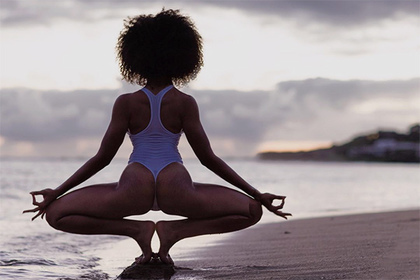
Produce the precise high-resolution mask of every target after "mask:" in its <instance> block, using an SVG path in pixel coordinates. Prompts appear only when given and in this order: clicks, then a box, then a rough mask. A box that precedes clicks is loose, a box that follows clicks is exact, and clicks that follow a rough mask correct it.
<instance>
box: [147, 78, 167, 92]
mask: <svg viewBox="0 0 420 280" xmlns="http://www.w3.org/2000/svg"><path fill="white" fill-rule="evenodd" d="M170 85H172V79H170V78H169V79H168V78H161V79H148V80H147V84H146V88H148V89H149V90H151V91H160V90H162V89H164V88H165V87H167V86H170Z"/></svg>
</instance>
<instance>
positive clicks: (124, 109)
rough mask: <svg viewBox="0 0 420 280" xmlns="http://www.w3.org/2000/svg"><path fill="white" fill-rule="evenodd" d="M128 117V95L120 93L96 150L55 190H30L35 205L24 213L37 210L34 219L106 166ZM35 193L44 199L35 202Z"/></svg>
mask: <svg viewBox="0 0 420 280" xmlns="http://www.w3.org/2000/svg"><path fill="white" fill-rule="evenodd" d="M129 117H130V116H129V110H128V95H121V96H120V97H118V98H117V100H116V101H115V103H114V107H113V109H112V117H111V122H110V124H109V126H108V129H107V130H106V132H105V135H104V137H103V139H102V142H101V145H100V148H99V150H98V152H97V153H96V154H95V155H94V156H93V157H92V158H91V159H89V160H88V161H87V162H86V163H85V164H83V165H82V167H80V168H79V169H78V170H77V171H76V172H75V173H74V174H73V175H72V176H70V177H69V178H68V179H67V180H66V181H65V182H63V183H62V184H61V185H60V186H59V187H57V188H56V189H55V190H52V189H44V190H41V191H34V192H31V195H32V197H33V203H32V204H33V205H35V206H37V207H36V208H34V209H31V210H26V211H24V213H26V212H36V211H39V213H38V214H37V215H36V216H35V217H34V218H33V219H35V218H36V217H38V216H39V215H41V214H43V213H44V212H45V209H46V208H47V206H48V205H49V204H50V203H51V202H52V201H54V200H55V199H56V198H57V197H59V196H61V195H63V194H65V193H66V192H67V191H69V190H70V189H72V188H74V187H76V186H77V185H79V184H81V183H82V182H84V181H86V180H87V179H89V178H90V177H92V176H93V175H94V174H96V173H97V172H98V171H100V170H101V169H103V168H104V167H105V166H107V165H108V164H109V163H110V162H111V160H112V159H113V158H114V156H115V154H116V153H117V151H118V149H119V147H120V146H121V144H122V143H123V141H124V137H125V134H126V132H127V130H128V124H129ZM36 195H42V196H43V197H44V200H43V201H42V202H37V201H36V199H35V196H36Z"/></svg>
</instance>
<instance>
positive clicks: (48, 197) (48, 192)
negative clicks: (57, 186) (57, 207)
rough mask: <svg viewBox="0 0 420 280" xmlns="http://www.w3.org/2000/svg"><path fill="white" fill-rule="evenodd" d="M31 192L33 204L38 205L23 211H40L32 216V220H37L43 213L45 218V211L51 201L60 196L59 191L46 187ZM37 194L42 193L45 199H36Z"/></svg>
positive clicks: (42, 216)
mask: <svg viewBox="0 0 420 280" xmlns="http://www.w3.org/2000/svg"><path fill="white" fill-rule="evenodd" d="M30 194H31V195H32V204H33V205H35V206H36V207H35V208H33V209H28V210H25V211H23V213H30V212H38V213H36V215H35V216H34V217H33V218H32V221H33V220H35V219H36V218H37V217H39V216H40V215H41V219H42V218H44V215H45V211H46V210H47V207H48V205H50V204H51V202H53V201H54V200H56V199H57V197H58V194H57V192H56V191H55V190H52V189H44V190H41V191H33V192H30ZM37 195H42V197H43V198H44V200H43V201H41V202H38V201H36V196H37Z"/></svg>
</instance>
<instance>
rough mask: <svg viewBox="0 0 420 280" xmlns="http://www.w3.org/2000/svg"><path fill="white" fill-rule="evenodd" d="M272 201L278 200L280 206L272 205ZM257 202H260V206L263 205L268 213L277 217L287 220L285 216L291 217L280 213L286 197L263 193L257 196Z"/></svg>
mask: <svg viewBox="0 0 420 280" xmlns="http://www.w3.org/2000/svg"><path fill="white" fill-rule="evenodd" d="M274 199H280V200H281V204H280V205H278V206H276V205H274V204H273V201H274ZM257 200H258V201H259V202H261V204H262V205H264V207H265V208H267V209H268V210H269V211H270V212H273V213H274V214H276V215H277V216H280V217H282V218H284V219H286V220H287V216H292V214H291V213H284V212H283V211H281V209H283V206H284V203H285V200H286V197H285V196H282V195H275V194H271V193H263V194H261V195H259V197H258V199H257Z"/></svg>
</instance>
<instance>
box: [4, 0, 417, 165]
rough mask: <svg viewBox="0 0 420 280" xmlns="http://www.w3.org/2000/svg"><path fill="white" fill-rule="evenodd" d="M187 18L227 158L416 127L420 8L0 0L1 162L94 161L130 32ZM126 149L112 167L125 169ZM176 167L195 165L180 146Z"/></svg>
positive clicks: (121, 86)
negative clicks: (146, 23) (136, 23)
mask: <svg viewBox="0 0 420 280" xmlns="http://www.w3.org/2000/svg"><path fill="white" fill-rule="evenodd" d="M163 7H165V8H172V9H180V10H181V13H183V14H186V15H189V16H190V17H191V18H192V19H193V21H194V22H195V24H196V26H197V28H198V30H199V32H200V33H201V35H202V37H203V39H204V68H203V69H202V71H201V72H200V74H199V76H198V77H197V79H196V80H194V81H192V82H191V83H190V84H189V85H187V86H185V87H184V88H181V90H182V91H184V92H186V93H188V94H191V95H193V96H194V97H195V98H196V100H197V102H198V104H199V107H200V115H201V119H202V122H203V125H204V127H205V129H206V132H207V134H208V136H209V138H210V141H211V143H212V146H213V149H214V150H215V152H216V153H217V154H219V155H221V156H253V155H255V154H256V153H258V152H260V151H267V150H280V151H284V150H301V149H311V148H315V147H326V146H328V145H331V144H339V143H344V142H346V141H348V140H350V139H351V138H353V137H354V136H356V135H360V134H364V133H370V132H374V131H377V130H379V129H381V130H397V131H399V132H407V130H408V129H409V127H410V125H412V124H414V123H418V122H419V121H420V52H419V50H420V37H419V36H418V34H420V32H419V31H420V22H419V19H420V2H419V1H418V0H417V1H404V0H401V1H381V0H372V1H369V0H366V1H345V0H336V1H334V0H328V1H317V0H308V1H301V0H294V1H264V0H263V1H200V0H196V1H124V0H123V1H121V0H120V1H119V0H102V1H99V0H92V1H87V0H85V1H82V0H62V1H52V0H47V1H46V0H13V1H10V0H1V2H0V24H1V25H0V62H1V63H0V109H1V110H0V156H17V157H27V156H34V157H73V156H77V157H89V156H92V155H94V153H95V152H96V151H97V149H98V147H99V143H100V140H101V138H102V136H103V134H104V132H105V129H106V127H107V125H108V123H109V119H110V110H111V108H112V104H113V102H114V101H115V99H116V97H117V96H118V95H119V94H122V93H126V92H133V91H135V90H137V89H138V88H139V87H138V86H134V85H130V84H127V83H126V82H124V81H122V80H121V76H120V74H119V67H118V62H117V60H116V52H115V44H116V40H117V38H118V35H119V32H120V30H121V29H122V27H123V23H124V19H126V18H127V17H128V16H135V15H137V14H155V13H157V12H159V11H160V10H161V9H162V8H163ZM130 149H131V148H130V144H129V141H128V139H126V141H125V143H124V145H123V147H122V148H121V151H120V152H119V153H118V155H117V156H118V157H122V158H127V157H128V154H129V153H130ZM180 150H181V153H182V154H184V156H185V157H189V156H192V152H191V149H190V148H189V147H188V144H187V143H186V141H185V140H183V141H182V142H181V144H180Z"/></svg>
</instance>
